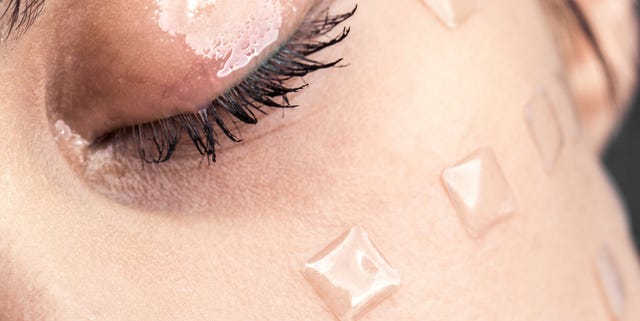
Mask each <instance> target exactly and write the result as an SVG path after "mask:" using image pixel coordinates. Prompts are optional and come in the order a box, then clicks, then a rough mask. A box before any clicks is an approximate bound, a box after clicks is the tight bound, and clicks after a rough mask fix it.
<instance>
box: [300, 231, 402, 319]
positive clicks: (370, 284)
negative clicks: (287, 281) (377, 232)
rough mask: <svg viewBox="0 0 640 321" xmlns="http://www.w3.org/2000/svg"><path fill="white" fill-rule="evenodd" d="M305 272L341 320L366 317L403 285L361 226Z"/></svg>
mask: <svg viewBox="0 0 640 321" xmlns="http://www.w3.org/2000/svg"><path fill="white" fill-rule="evenodd" d="M302 273H303V275H304V277H305V278H306V279H307V281H309V283H310V284H311V286H312V287H313V289H314V290H315V291H316V293H317V294H318V296H320V298H321V299H322V300H323V301H324V303H325V304H326V305H327V306H328V307H329V309H330V310H331V312H332V313H333V314H334V315H335V316H336V318H338V319H339V320H341V321H347V320H354V319H355V318H357V317H359V316H361V315H363V314H364V313H366V312H367V311H369V310H370V309H372V308H374V307H375V306H377V305H378V304H380V303H381V302H382V301H384V299H385V298H387V297H388V296H390V295H391V294H392V293H393V292H394V291H395V290H397V288H398V287H399V286H400V274H399V273H398V272H397V271H396V270H394V269H393V268H392V267H391V266H390V265H389V263H388V262H387V260H386V259H385V258H384V257H383V256H382V254H381V253H380V252H379V251H378V250H377V249H376V247H375V246H374V245H373V243H372V242H371V240H370V239H369V236H368V235H367V233H366V232H365V231H364V230H363V229H361V228H358V227H355V228H352V229H351V230H349V231H348V232H346V233H345V234H343V235H342V236H340V237H339V238H338V239H336V240H335V241H333V242H332V243H331V244H329V246H327V247H326V248H325V249H324V250H322V251H320V252H319V253H318V254H316V256H314V257H313V258H312V259H311V260H310V261H309V262H308V263H307V264H306V265H305V266H304V269H303V271H302Z"/></svg>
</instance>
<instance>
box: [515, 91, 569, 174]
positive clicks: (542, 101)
mask: <svg viewBox="0 0 640 321" xmlns="http://www.w3.org/2000/svg"><path fill="white" fill-rule="evenodd" d="M524 116H525V120H526V123H527V127H528V128H529V133H530V134H531V138H532V139H533V142H534V144H535V145H536V148H537V149H538V153H539V154H540V158H541V159H542V162H543V164H544V168H545V170H546V171H547V173H550V172H551V171H552V170H553V168H554V167H555V165H556V162H557V161H558V156H559V155H560V152H561V151H562V147H563V146H564V137H563V134H562V130H561V128H560V122H559V121H558V116H557V114H556V109H555V106H554V105H553V104H552V102H551V100H550V99H549V96H548V95H547V93H546V91H542V90H540V91H538V92H536V94H535V95H534V96H533V97H532V98H531V100H530V101H529V103H528V104H527V105H526V107H525V111H524Z"/></svg>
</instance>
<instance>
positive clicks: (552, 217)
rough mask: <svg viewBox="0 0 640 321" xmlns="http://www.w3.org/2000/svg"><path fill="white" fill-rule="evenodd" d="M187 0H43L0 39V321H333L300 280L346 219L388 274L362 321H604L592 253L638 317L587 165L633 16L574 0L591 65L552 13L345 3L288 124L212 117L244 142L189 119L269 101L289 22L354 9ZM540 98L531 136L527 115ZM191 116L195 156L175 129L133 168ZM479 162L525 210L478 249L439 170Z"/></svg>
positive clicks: (607, 208)
mask: <svg viewBox="0 0 640 321" xmlns="http://www.w3.org/2000/svg"><path fill="white" fill-rule="evenodd" d="M427 2H428V1H427ZM437 2H438V1H431V2H430V3H431V4H434V3H437ZM451 2H452V3H454V4H455V3H457V4H458V5H461V4H462V5H464V3H465V2H463V1H451ZM27 3H29V1H27ZM469 3H471V2H469ZM469 3H466V4H467V5H468V4H469ZM199 4H200V5H201V7H200V9H197V10H196V9H193V8H192V7H190V6H191V5H193V3H192V1H186V0H185V1H178V0H176V1H160V0H156V1H153V0H140V1H133V2H132V1H119V0H117V1H116V0H114V1H108V2H104V1H93V0H84V1H74V0H46V3H45V4H44V12H43V13H42V15H41V16H39V17H38V18H37V20H35V22H34V24H33V25H32V26H31V27H30V28H29V29H28V30H26V29H19V30H16V32H14V33H12V36H9V37H8V40H6V41H5V42H4V43H3V44H2V45H1V46H0V74H1V75H2V77H0V79H1V80H0V81H2V83H1V84H0V123H1V124H2V126H1V127H0V134H1V135H2V136H3V137H4V139H0V196H1V197H0V320H21V319H24V320H40V319H45V320H48V319H52V320H84V319H88V320H125V319H126V320H141V319H146V320H165V319H167V320H169V319H179V320H202V319H206V320H282V321H286V320H331V318H332V316H331V313H329V312H328V311H327V308H326V307H325V305H324V303H323V302H322V300H320V299H319V298H318V297H317V296H316V295H315V294H314V291H313V289H312V287H311V286H310V285H309V284H308V283H307V282H306V281H305V279H304V277H303V275H302V274H301V273H300V269H301V267H302V266H303V265H304V263H305V262H306V261H307V260H308V259H309V258H311V257H312V256H313V255H314V254H316V253H317V252H318V251H320V250H321V249H322V248H323V247H324V246H326V245H327V244H329V243H330V242H331V241H332V240H334V239H335V238H336V237H337V236H339V235H340V234H341V233H343V232H344V231H346V230H347V229H349V228H350V227H352V226H361V227H362V228H364V229H365V230H367V232H368V233H369V235H370V237H371V238H372V239H373V240H374V242H375V244H376V246H377V247H378V249H379V250H380V251H381V252H382V253H383V254H384V255H385V257H386V258H387V260H388V261H389V263H390V264H391V265H392V266H393V267H394V268H395V269H396V270H398V271H399V272H400V273H401V275H402V279H403V281H402V285H401V287H400V288H399V290H398V291H397V292H396V293H395V294H394V295H393V296H392V298H391V299H388V300H385V301H383V302H382V303H381V304H380V305H379V306H376V307H375V308H374V309H372V311H371V312H369V313H368V314H367V315H366V318H367V319H366V320H424V319H425V318H433V319H447V320H469V319H474V320H478V319H488V320H502V319H504V320H533V319H536V320H551V319H556V320H571V319H573V320H605V319H606V315H607V313H610V312H608V311H610V310H611V308H610V307H609V306H608V305H607V303H606V300H605V299H603V297H605V296H606V295H603V294H602V293H601V292H602V291H600V285H599V283H598V280H597V279H598V278H597V277H594V272H593V271H594V268H593V261H594V260H595V258H596V253H598V251H599V250H600V249H601V248H603V247H607V248H609V249H610V251H611V253H612V254H611V256H612V257H614V258H615V261H616V264H617V266H618V268H619V274H620V278H621V280H622V282H623V283H624V293H625V298H626V302H627V304H626V306H625V314H626V315H627V317H628V319H629V320H632V319H633V320H635V319H636V318H638V316H640V305H638V302H640V270H639V269H638V262H637V257H636V255H635V253H634V250H633V248H632V246H631V245H630V242H629V235H628V232H627V230H626V223H625V220H624V218H623V215H624V212H623V210H622V207H621V206H620V203H619V201H618V199H617V198H616V195H615V194H614V193H613V192H612V189H611V188H610V185H609V183H608V181H607V178H606V175H605V174H604V173H603V171H602V169H601V167H600V165H599V162H598V159H597V150H598V149H599V148H600V147H601V146H602V144H603V142H604V141H605V140H606V137H607V135H608V133H609V131H610V130H611V128H612V127H613V126H615V123H616V121H617V119H618V116H619V114H620V112H621V110H622V109H623V107H624V106H625V105H626V103H627V102H628V99H629V97H630V95H631V92H632V88H633V82H634V72H632V70H635V69H634V68H635V66H634V61H635V58H634V57H635V53H636V49H637V48H636V43H635V39H636V36H637V34H636V33H635V20H634V18H633V12H632V9H633V7H632V4H631V1H623V0H620V1H587V0H585V1H579V2H578V5H579V6H580V8H581V10H582V12H584V14H585V16H586V17H587V18H588V19H589V22H590V26H591V29H593V32H594V34H595V35H596V38H597V39H598V43H599V46H600V52H602V54H603V57H599V56H598V54H597V52H598V50H596V49H594V46H593V44H591V43H590V42H589V41H588V37H587V36H585V32H584V31H583V30H582V29H579V28H578V27H577V24H576V23H575V21H576V18H575V16H574V13H572V12H571V11H568V10H565V11H561V9H562V8H564V9H566V8H567V7H566V6H565V5H563V4H564V2H558V1H556V2H553V3H551V2H550V1H534V0H521V1H510V0H494V1H481V6H480V8H479V10H471V11H470V13H471V15H470V17H469V18H468V19H463V20H459V21H458V22H459V24H458V25H457V27H455V28H448V27H446V26H445V24H443V23H442V20H441V19H439V18H438V16H437V15H436V14H434V11H433V10H431V8H430V6H429V5H428V4H426V3H425V2H424V1H421V0H397V1H393V2H391V1H388V0H367V1H363V2H359V3H358V8H357V11H356V13H355V14H354V15H353V16H352V17H350V18H349V17H344V20H345V21H344V22H342V24H340V25H339V26H336V28H335V29H333V30H332V31H331V32H330V35H331V36H336V35H337V34H339V33H340V32H341V31H342V27H343V26H349V27H350V28H351V29H350V33H349V35H348V36H347V38H346V39H344V40H342V41H341V42H339V43H337V44H335V45H331V46H328V47H327V48H326V49H324V50H322V51H320V52H318V53H315V54H312V55H311V56H309V57H311V58H313V60H314V61H315V62H322V63H327V62H332V61H335V60H336V59H338V58H344V60H343V61H341V62H339V63H338V65H337V67H333V68H331V67H329V66H324V65H323V68H320V70H318V71H315V72H310V73H309V74H308V75H306V76H305V77H304V79H301V78H300V77H293V78H292V79H290V80H287V81H286V82H284V84H287V85H289V88H292V87H295V86H296V85H302V84H305V83H306V84H308V85H309V86H308V87H305V88H304V89H301V90H300V91H298V92H295V93H291V94H290V95H289V98H290V100H291V101H290V103H291V104H292V105H297V106H298V107H296V108H286V109H284V110H279V109H270V108H263V110H264V111H266V112H267V113H266V114H261V113H260V112H259V111H256V110H255V109H251V110H252V111H253V112H254V114H255V117H256V118H257V121H258V124H256V125H252V124H245V123H243V122H239V121H237V118H234V117H233V116H229V114H228V113H227V114H224V115H221V116H220V118H219V119H222V121H224V122H225V124H226V126H227V128H229V130H230V131H231V132H232V133H233V134H236V135H237V133H238V131H239V132H240V133H241V134H242V138H243V141H242V142H240V143H234V142H232V141H231V140H230V139H228V138H227V137H226V135H225V134H224V133H223V131H222V130H221V127H220V126H219V125H220V124H210V126H209V127H207V126H204V125H203V123H206V121H204V120H202V119H203V118H202V114H200V116H198V117H201V118H198V117H196V116H193V115H192V114H193V113H194V112H197V111H198V110H199V108H200V107H202V106H206V104H205V105H203V104H204V103H205V102H209V101H212V99H217V98H216V97H218V98H219V97H220V96H221V95H223V94H224V93H225V92H228V91H229V89H230V88H235V89H237V88H240V87H239V86H242V85H243V84H247V83H246V82H245V81H247V78H251V80H252V81H253V82H252V83H250V84H254V85H255V84H256V83H258V84H265V83H266V84H274V83H276V84H278V83H279V82H278V81H277V80H278V79H279V78H277V77H280V78H282V77H283V75H282V74H280V75H274V74H273V73H266V74H265V73H260V74H257V73H256V72H254V71H255V70H256V68H259V66H260V65H263V64H264V63H265V61H266V63H269V62H272V66H282V65H283V63H284V64H285V65H286V63H287V62H289V63H291V62H292V61H291V60H282V61H279V62H280V64H276V63H274V60H273V59H276V58H278V57H280V56H272V54H273V53H274V52H275V51H276V50H277V48H278V47H284V48H287V49H292V48H293V49H296V50H303V49H300V48H302V47H303V46H304V45H306V46H307V47H304V48H307V49H308V48H309V47H308V46H309V45H311V44H312V43H313V42H312V40H313V39H309V33H304V32H300V31H299V30H300V29H301V30H303V31H309V30H314V29H313V28H312V26H315V28H320V27H318V24H316V25H314V24H312V23H311V21H318V19H319V18H322V17H324V16H323V13H322V10H324V9H327V8H329V12H330V13H331V14H341V13H348V12H350V11H351V10H352V9H353V8H354V6H355V5H356V2H355V1H353V0H336V1H323V0H306V1H305V0H289V1H284V0H283V1H280V2H278V1H275V0H274V1H267V0H242V1H229V0H217V1H213V0H212V1H201V2H200V3H199ZM4 5H7V1H1V2H0V6H4ZM23 5H24V4H23ZM454 7H455V6H454ZM195 8H198V6H197V5H196V6H195ZM460 8H461V7H460ZM460 8H458V9H460ZM198 10H200V11H198ZM194 12H195V13H194ZM248 17H249V18H248ZM251 17H253V18H251ZM5 19H6V17H5ZM245 21H248V22H246V23H245ZM325 25H326V24H325ZM297 30H298V31H297ZM17 31H22V32H24V34H22V36H21V37H19V38H18V37H16V35H18V34H19V32H17ZM274 31H275V32H274ZM316 31H317V30H316ZM212 35H213V36H212ZM294 35H295V36H294ZM243 37H244V38H243ZM292 37H293V38H292ZM305 37H306V38H305ZM237 39H244V40H246V43H244V42H243V41H244V40H242V41H240V40H237ZM247 39H250V40H247ZM317 39H320V40H323V41H327V40H328V39H331V38H330V37H328V36H324V37H318V38H317ZM288 41H289V42H288ZM287 43H289V44H291V43H294V44H296V45H297V46H289V47H286V44H287ZM220 44H224V46H222V47H220V46H219V45H220ZM249 44H250V45H249ZM225 46H226V47H225ZM251 46H253V47H251ZM248 47H251V48H250V52H251V54H250V55H247V54H246V52H244V51H242V50H245V49H247V48H248ZM221 48H222V49H221ZM229 48H233V49H235V51H234V50H233V49H229ZM251 50H252V51H251ZM238 52H241V53H244V54H243V55H240V56H238V57H239V58H237V60H231V59H230V58H233V57H234V53H238ZM280 53H282V50H281V51H280ZM252 55H253V56H255V57H254V58H252V59H246V57H247V56H252ZM287 57H288V58H291V57H290V56H286V57H285V58H287ZM600 58H604V59H605V61H606V65H607V67H608V68H609V70H610V71H611V75H612V77H611V79H608V78H607V77H606V76H605V75H606V72H604V70H605V68H603V67H602V61H601V60H600ZM243 59H244V60H243ZM229 61H231V62H229ZM301 61H302V62H304V60H298V62H301ZM307 62H308V61H307ZM308 63H310V64H311V62H308ZM311 65H312V64H311ZM324 67H327V68H324ZM305 68H306V69H305V70H306V71H308V69H309V68H311V67H308V66H307V67H305ZM258 70H262V71H264V69H258ZM608 81H613V82H614V83H615V93H614V94H613V95H610V94H611V92H610V87H609V85H608ZM279 84H282V83H279ZM247 88H249V89H254V90H255V88H257V86H248V87H244V89H247ZM270 88H271V87H270ZM541 92H543V93H545V94H544V95H546V96H545V97H547V99H548V101H549V104H550V105H551V106H552V107H553V113H552V114H551V115H552V118H551V121H549V120H548V119H547V120H546V121H544V122H543V123H541V124H542V125H540V124H534V125H536V126H537V125H540V126H542V127H537V128H542V130H540V131H539V132H542V133H544V135H542V136H543V138H540V137H538V136H535V134H534V135H533V136H534V137H532V132H534V133H535V130H534V131H532V130H530V128H529V127H530V125H531V123H530V121H529V123H528V121H527V119H529V118H526V117H525V116H526V111H527V110H528V109H527V108H528V107H527V106H530V102H531V101H532V99H534V97H537V95H539V94H540V93H541ZM243 93H244V94H247V92H246V91H244V92H243ZM252 94H255V92H252ZM234 97H236V96H234ZM243 97H244V96H243ZM250 97H253V96H250ZM234 99H240V98H238V97H236V98H234ZM278 99H279V100H277V101H279V102H280V103H282V100H281V99H282V97H278ZM216 101H218V102H220V100H219V99H218V100H216ZM234 101H235V100H231V103H233V102H234ZM612 101H615V103H614V104H613V105H614V106H612V103H611V102H612ZM227 103H229V101H227ZM262 105H263V104H262ZM258 107H259V106H258ZM208 108H209V111H210V112H209V114H207V116H206V117H204V118H206V119H208V120H211V119H212V117H213V114H212V113H213V111H216V110H220V105H218V107H211V106H209V107H208ZM211 110H213V111H211ZM179 114H185V115H186V114H188V115H190V118H188V119H187V118H183V119H179V118H176V117H175V116H176V115H179ZM185 117H186V116H185ZM207 117H208V118H207ZM167 118H168V119H171V121H169V120H166V119H167ZM162 119H165V120H162ZM198 119H200V122H197V121H198ZM234 119H235V120H236V122H234ZM153 121H159V122H156V123H155V124H156V125H155V126H156V127H154V126H151V125H149V124H148V123H149V122H153ZM180 121H181V122H180ZM194 122H196V124H199V125H200V126H201V127H199V128H213V129H215V130H216V133H217V135H216V136H215V144H207V137H208V136H206V133H204V129H200V131H198V137H199V138H200V140H199V141H201V142H204V143H203V144H202V145H199V147H200V148H201V151H202V150H204V151H205V152H204V154H205V156H201V155H200V153H199V152H198V150H197V149H196V148H195V147H194V144H192V142H191V139H190V138H189V137H188V135H187V134H186V133H183V134H182V138H181V140H180V142H179V143H178V144H177V146H176V151H175V153H174V154H173V155H172V157H171V158H170V159H169V160H168V161H167V162H164V163H161V164H152V163H147V162H145V161H144V160H142V159H141V157H140V155H139V152H138V151H139V150H143V151H144V152H145V154H144V156H145V157H144V159H145V160H147V161H149V160H151V161H153V159H157V157H155V156H157V154H156V150H155V149H154V148H155V146H154V145H153V142H152V141H149V140H148V138H158V137H161V138H163V139H160V140H159V141H160V142H163V143H166V142H168V140H166V139H164V138H166V137H167V135H168V134H167V132H169V133H171V130H172V129H175V128H176V127H175V126H176V124H178V123H179V124H185V123H187V124H190V125H192V124H194ZM236 123H237V127H236ZM142 124H147V125H143V126H137V125H142ZM528 124H529V125H528ZM205 125H206V124H205ZM132 126H133V127H132ZM138 130H139V131H138ZM153 130H157V131H159V132H160V134H158V132H154V131H153ZM554 131H555V133H556V134H555V136H554V134H553V133H554ZM559 137H560V138H559ZM532 138H533V139H532ZM141 141H142V143H140V142H141ZM169 141H170V140H169ZM196 141H198V139H196ZM550 146H551V147H550ZM165 147H166V146H165ZM214 147H215V162H213V155H211V154H212V153H211V151H212V148H214ZM482 147H489V148H491V149H492V150H493V151H494V152H495V155H496V158H497V160H498V161H499V164H500V166H501V168H502V171H503V172H504V176H505V178H506V180H507V181H508V183H509V185H510V189H511V190H512V191H513V195H514V199H515V202H516V208H517V209H516V211H515V213H513V215H511V216H509V218H508V219H505V220H503V221H502V222H501V223H500V224H497V225H495V226H493V227H492V228H491V229H490V230H489V231H488V232H487V233H485V234H483V235H482V237H480V238H477V237H475V238H472V237H469V236H468V234H467V233H466V232H465V227H464V224H463V223H462V222H461V219H460V217H459V215H458V214H457V212H456V210H455V209H454V207H453V206H452V203H451V201H450V198H449V197H448V195H447V192H446V190H445V189H444V187H443V184H442V182H441V174H442V172H443V170H444V169H445V168H447V167H450V166H452V165H453V164H455V163H457V162H458V161H459V160H461V159H463V158H464V157H465V156H467V155H469V154H470V153H472V152H473V151H475V150H477V149H479V148H482ZM554 148H555V149H554ZM166 150H167V149H166V148H165V149H163V151H162V152H160V154H159V155H160V156H166V155H167V154H166ZM539 150H543V151H544V150H552V153H554V154H553V155H552V156H553V157H551V158H550V159H551V163H549V162H547V163H544V162H543V160H549V158H545V157H546V156H547V155H548V154H544V152H543V157H542V160H541V157H540V156H541V153H540V151H539ZM207 152H209V155H207ZM160 158H162V157H160ZM545 166H546V167H545ZM541 289H544V290H543V291H540V290H541Z"/></svg>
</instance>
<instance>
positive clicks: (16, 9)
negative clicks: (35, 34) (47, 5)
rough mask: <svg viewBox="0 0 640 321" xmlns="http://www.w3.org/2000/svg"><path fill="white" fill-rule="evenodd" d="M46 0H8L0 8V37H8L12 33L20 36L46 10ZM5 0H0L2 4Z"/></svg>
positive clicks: (0, 4) (17, 36)
mask: <svg viewBox="0 0 640 321" xmlns="http://www.w3.org/2000/svg"><path fill="white" fill-rule="evenodd" d="M44 1H45V0H8V2H7V3H6V7H5V8H4V9H0V12H1V14H0V28H1V29H0V39H8V38H9V37H10V36H11V35H12V34H14V35H15V36H16V38H19V37H20V36H21V35H23V34H24V33H25V32H26V31H27V29H29V27H30V26H31V25H33V23H34V22H35V21H36V19H37V18H38V17H39V16H40V15H41V14H42V12H43V11H44ZM4 2H5V1H3V0H0V6H2V5H3V4H4Z"/></svg>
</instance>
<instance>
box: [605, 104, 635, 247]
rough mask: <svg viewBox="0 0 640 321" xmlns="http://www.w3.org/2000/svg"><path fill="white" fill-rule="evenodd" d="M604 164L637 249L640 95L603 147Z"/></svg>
mask: <svg viewBox="0 0 640 321" xmlns="http://www.w3.org/2000/svg"><path fill="white" fill-rule="evenodd" d="M604 163H605V165H606V166H607V168H608V169H609V172H610V173H611V176H612V177H613V179H614V181H615V182H616V184H617V186H618V188H619V189H620V192H621V193H622V196H623V198H624V200H625V202H626V205H627V210H628V211H629V216H630V218H631V225H632V229H633V234H634V237H635V241H636V248H637V249H640V93H638V94H637V95H636V99H635V103H634V107H633V109H632V110H631V113H630V114H629V116H628V117H627V118H626V120H625V123H624V125H623V126H622V129H621V130H620V132H619V133H618V134H617V136H616V137H614V139H613V141H612V142H611V144H610V145H609V147H608V148H607V151H606V153H605V156H604Z"/></svg>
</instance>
